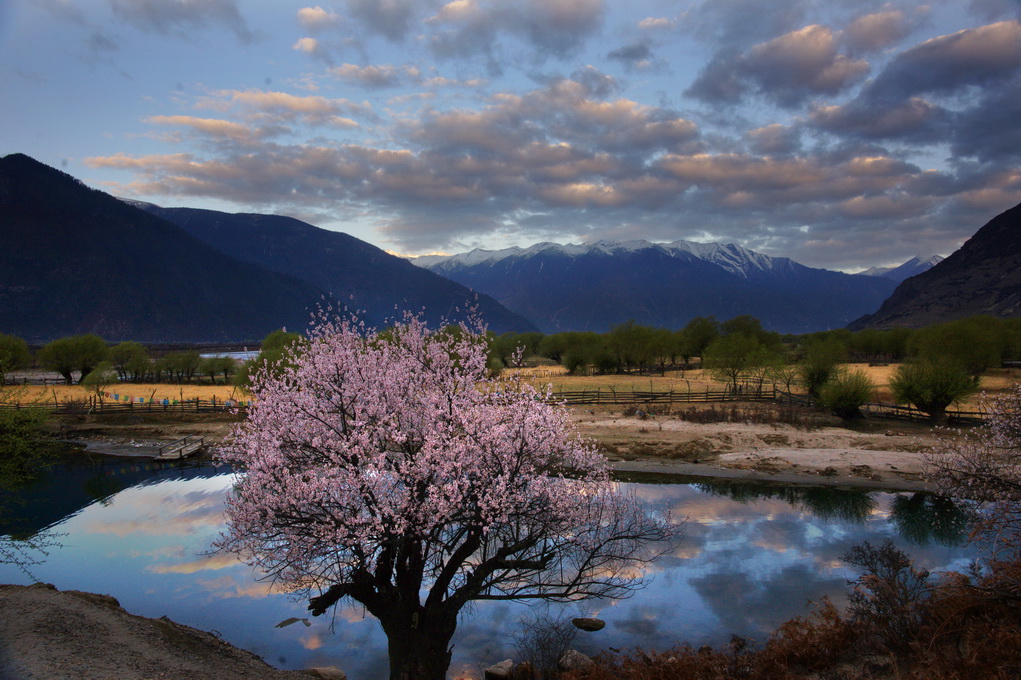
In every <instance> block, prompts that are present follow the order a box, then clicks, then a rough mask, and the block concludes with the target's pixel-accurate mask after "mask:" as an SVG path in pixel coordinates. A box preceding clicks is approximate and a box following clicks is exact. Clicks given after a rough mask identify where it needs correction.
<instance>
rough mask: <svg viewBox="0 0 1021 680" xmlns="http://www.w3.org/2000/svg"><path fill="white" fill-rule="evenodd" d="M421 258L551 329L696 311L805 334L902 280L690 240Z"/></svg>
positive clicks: (669, 321) (667, 319)
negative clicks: (742, 317)
mask: <svg viewBox="0 0 1021 680" xmlns="http://www.w3.org/2000/svg"><path fill="white" fill-rule="evenodd" d="M413 262H415V264H417V265H419V266H421V267H425V268H427V269H429V270H430V271H433V272H436V273H438V274H442V275H443V276H446V277H448V278H450V279H453V280H454V281H457V282H459V283H462V284H464V285H466V286H468V287H470V288H472V289H473V290H478V291H481V292H484V293H488V294H489V295H492V296H493V297H494V298H496V299H497V300H498V301H500V302H501V303H503V304H504V305H505V306H506V307H507V308H509V309H511V310H513V311H515V312H518V313H520V314H521V315H522V316H525V317H527V318H528V319H530V320H531V321H533V322H534V323H535V324H536V325H537V326H538V327H539V329H540V330H542V331H543V332H546V333H553V332H558V331H565V330H591V331H596V332H605V331H607V330H609V329H610V328H612V327H613V326H615V325H618V324H621V323H625V322H627V321H629V320H634V321H635V322H636V323H639V324H642V325H650V326H660V327H665V328H680V327H682V326H684V325H685V324H686V323H687V322H688V321H690V320H691V319H692V318H694V317H697V316H709V315H712V316H716V317H717V318H720V319H729V318H732V317H734V316H739V315H742V314H750V315H752V316H755V317H757V318H758V319H759V320H761V321H762V323H763V325H764V326H765V327H767V328H769V329H771V330H776V331H780V332H784V333H806V332H811V331H818V330H826V329H830V328H840V327H842V326H844V325H846V324H847V323H849V322H850V321H852V320H854V319H856V318H858V317H860V316H861V315H863V314H867V313H869V312H870V311H871V310H874V309H876V308H878V307H879V305H880V304H881V303H882V302H883V300H885V299H886V297H887V296H888V295H889V294H890V293H891V292H892V291H893V289H894V288H895V287H896V285H897V282H896V281H894V280H893V279H891V278H886V277H879V276H861V275H852V274H843V273H840V272H834V271H829V270H825V269H814V268H811V267H806V266H804V265H802V264H799V263H797V262H795V261H793V260H791V259H788V258H785V257H770V256H767V255H763V254H761V253H756V252H754V251H751V250H748V249H746V248H743V247H741V246H738V245H734V244H728V245H721V244H717V243H694V242H690V241H674V242H673V243H650V242H648V241H630V242H610V241H600V242H597V243H593V244H585V245H559V244H556V243H540V244H537V245H534V246H531V247H529V248H507V249H504V250H495V251H492V250H473V251H470V252H468V253H462V254H459V255H450V256H425V257H419V258H415V259H414V260H413Z"/></svg>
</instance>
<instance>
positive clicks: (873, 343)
mask: <svg viewBox="0 0 1021 680" xmlns="http://www.w3.org/2000/svg"><path fill="white" fill-rule="evenodd" d="M724 336H745V337H748V338H754V339H755V340H756V341H757V342H758V345H760V346H762V347H764V348H766V349H768V350H770V351H771V352H773V353H774V354H779V355H780V356H781V357H782V358H783V359H785V360H787V361H788V362H791V361H800V360H802V359H804V358H805V357H806V356H807V354H808V353H809V352H810V351H812V350H813V348H815V347H818V346H819V345H825V346H827V347H829V348H831V350H830V351H832V352H835V353H837V354H839V356H841V357H843V360H844V361H847V360H851V361H868V362H900V361H904V360H909V359H918V358H928V359H931V358H939V359H942V358H944V357H946V356H954V357H958V358H960V359H961V360H963V362H964V363H965V364H966V367H967V368H968V370H969V371H970V373H971V374H972V375H981V374H982V373H983V372H984V371H985V370H986V369H988V368H989V367H990V366H995V365H998V364H999V363H1000V362H1001V361H1003V360H1008V359H1014V358H1019V357H1021V319H997V318H994V317H990V316H975V317H969V318H967V319H961V320H958V321H951V322H949V323H945V324H939V325H935V326H929V327H926V328H921V329H909V328H896V329H891V330H865V331H858V332H852V331H849V330H847V329H837V330H832V331H823V332H818V333H807V334H803V335H781V334H779V333H776V332H772V331H768V330H766V329H764V328H763V327H762V324H761V323H760V322H759V320H758V319H755V318H754V317H751V316H747V315H745V316H739V317H735V318H733V319H729V320H727V321H723V322H720V321H718V320H717V319H716V318H714V317H711V316H708V317H696V318H695V319H692V320H691V321H690V322H689V323H688V324H687V325H686V326H685V327H684V328H681V329H677V330H670V329H666V328H655V327H651V326H641V325H638V324H635V323H634V322H628V323H625V324H621V325H619V326H617V327H615V328H613V329H612V330H610V331H609V332H607V333H601V334H600V333H595V332H591V331H584V332H577V331H570V332H564V333H554V334H552V335H543V334H541V333H505V334H503V335H500V336H495V337H493V338H492V339H491V342H490V348H491V349H490V354H491V358H492V360H493V362H494V364H495V365H497V366H513V362H514V352H515V350H516V349H517V348H518V347H522V348H523V349H524V353H523V354H524V356H525V357H530V356H535V355H537V356H542V357H545V358H548V359H550V360H552V361H554V362H556V363H558V364H562V365H564V366H565V367H567V368H568V369H569V370H571V371H572V372H575V373H584V372H587V371H596V372H599V373H618V372H630V371H640V372H643V371H652V370H665V369H666V368H670V367H678V366H683V365H686V364H688V363H690V362H691V360H692V359H693V358H694V357H701V356H702V355H703V352H704V351H705V350H706V348H707V347H709V346H710V345H711V344H712V343H713V342H714V341H716V340H719V339H720V338H722V337H724ZM731 342H733V340H732V341H731Z"/></svg>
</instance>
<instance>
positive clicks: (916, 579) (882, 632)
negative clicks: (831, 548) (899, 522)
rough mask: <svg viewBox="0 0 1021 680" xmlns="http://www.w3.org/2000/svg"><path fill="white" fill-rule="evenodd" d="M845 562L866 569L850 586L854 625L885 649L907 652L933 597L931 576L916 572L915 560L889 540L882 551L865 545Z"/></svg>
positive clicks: (845, 556) (918, 570)
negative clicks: (860, 627)
mask: <svg viewBox="0 0 1021 680" xmlns="http://www.w3.org/2000/svg"><path fill="white" fill-rule="evenodd" d="M842 559H843V560H844V561H845V562H848V563H850V564H854V565H857V566H859V567H861V568H862V569H864V572H863V573H862V575H861V576H859V577H858V578H857V579H855V580H854V581H851V582H850V583H851V584H852V585H853V586H854V587H853V589H852V591H851V594H850V596H849V598H848V603H849V607H848V610H849V614H850V616H851V619H852V621H854V622H855V623H858V624H861V625H862V627H863V630H868V631H870V636H871V637H873V638H874V641H875V642H876V643H878V644H879V646H880V647H881V648H883V649H885V650H894V651H896V650H903V649H904V648H905V647H906V645H908V644H909V643H910V641H911V639H912V638H913V634H914V631H916V630H917V628H918V625H919V623H920V622H921V620H922V605H923V603H924V602H925V600H926V599H927V598H928V597H929V595H930V593H931V586H930V584H929V583H928V579H929V572H928V571H927V570H925V569H915V567H914V565H913V564H912V563H911V558H909V557H908V556H907V554H905V553H904V552H903V551H901V550H900V549H898V548H897V547H896V546H895V545H894V544H893V541H891V540H889V539H887V540H885V541H884V542H883V544H882V545H881V546H879V547H878V548H877V547H874V546H873V545H872V544H870V543H869V542H868V541H865V542H863V543H861V544H859V545H856V546H854V547H852V548H851V549H850V550H849V551H848V552H847V553H846V554H845V555H844V556H843V557H842ZM866 642H869V641H866Z"/></svg>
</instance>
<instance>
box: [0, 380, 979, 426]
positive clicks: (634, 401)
mask: <svg viewBox="0 0 1021 680" xmlns="http://www.w3.org/2000/svg"><path fill="white" fill-rule="evenodd" d="M549 401H550V402H551V403H561V404H566V405H568V406H587V405H642V404H644V405H649V406H670V405H672V404H692V403H703V404H707V403H721V402H735V401H743V402H774V403H780V404H794V405H797V406H806V407H811V406H813V405H814V404H813V402H812V400H811V399H810V398H809V397H807V396H805V395H800V394H792V393H791V392H786V391H784V390H781V389H777V388H775V387H772V386H770V387H765V386H763V387H762V388H761V389H756V388H742V389H740V390H739V391H737V392H734V391H733V390H730V389H725V390H708V389H707V390H701V391H686V390H685V391H681V390H665V391H659V392H657V391H640V390H614V389H602V388H600V389H595V390H572V391H557V392H552V393H551V394H550V399H549ZM246 408H247V403H246V402H241V401H238V400H235V399H216V398H213V399H188V400H184V401H178V400H175V401H170V400H149V401H145V402H144V403H143V402H132V401H129V402H124V401H117V400H112V399H98V398H96V397H91V398H89V399H85V400H77V401H74V400H68V401H62V402H54V401H38V402H29V403H2V402H0V409H45V410H46V411H48V412H49V413H54V414H56V415H85V414H117V413H122V414H123V413H137V414H146V413H164V412H165V413H224V412H241V413H243V412H244V411H245V409H246ZM861 411H862V413H863V414H864V415H865V416H866V417H870V418H890V419H895V420H912V421H919V422H924V421H928V420H929V416H928V415H927V414H926V413H924V412H922V411H919V410H918V409H916V408H913V407H910V406H898V405H896V404H881V403H868V404H864V405H863V406H862V407H861ZM946 415H947V421H948V422H950V423H962V424H965V423H983V422H985V421H986V419H987V415H986V414H985V413H983V412H981V411H956V410H948V411H947V412H946Z"/></svg>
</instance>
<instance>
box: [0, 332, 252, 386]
mask: <svg viewBox="0 0 1021 680" xmlns="http://www.w3.org/2000/svg"><path fill="white" fill-rule="evenodd" d="M33 363H34V364H35V365H38V366H39V367H41V368H45V369H49V370H51V371H54V372H56V373H59V374H60V375H61V376H62V377H63V378H64V381H65V382H66V383H67V384H68V385H70V384H72V383H73V382H74V379H75V374H76V373H77V374H78V379H79V381H82V382H85V381H87V379H88V376H89V375H91V374H93V373H96V372H97V371H98V374H101V375H102V376H103V381H104V382H106V383H111V382H117V381H120V382H128V381H130V382H178V383H181V382H192V381H195V380H198V379H202V380H206V379H208V380H209V381H210V382H212V383H216V382H217V381H220V382H223V383H227V382H229V381H230V380H231V378H232V377H233V376H234V375H235V374H236V373H237V370H238V365H237V362H236V361H235V360H234V359H231V358H230V357H202V356H201V355H200V354H199V353H198V352H195V351H187V350H184V351H174V352H167V353H166V354H164V355H162V356H159V357H153V356H152V355H151V354H150V353H149V350H147V349H146V347H145V346H144V345H142V344H141V343H137V342H121V343H118V344H116V345H113V346H111V345H109V344H108V343H107V342H106V341H105V340H103V339H102V338H101V337H99V336H98V335H93V334H88V335H75V336H71V337H66V338H60V339H58V340H54V341H52V342H49V343H47V344H46V345H44V346H43V347H41V348H40V349H39V351H38V352H36V354H35V357H33V356H32V353H31V352H30V351H29V347H28V344H27V343H26V342H25V341H24V340H22V339H21V338H18V337H15V336H12V335H4V334H0V383H2V382H3V380H4V379H6V376H7V374H8V373H10V372H11V371H14V370H17V369H21V368H27V367H29V366H32V365H33ZM98 374H97V375H98ZM111 374H112V375H113V376H114V377H113V378H110V377H109V376H110V375H111Z"/></svg>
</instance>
